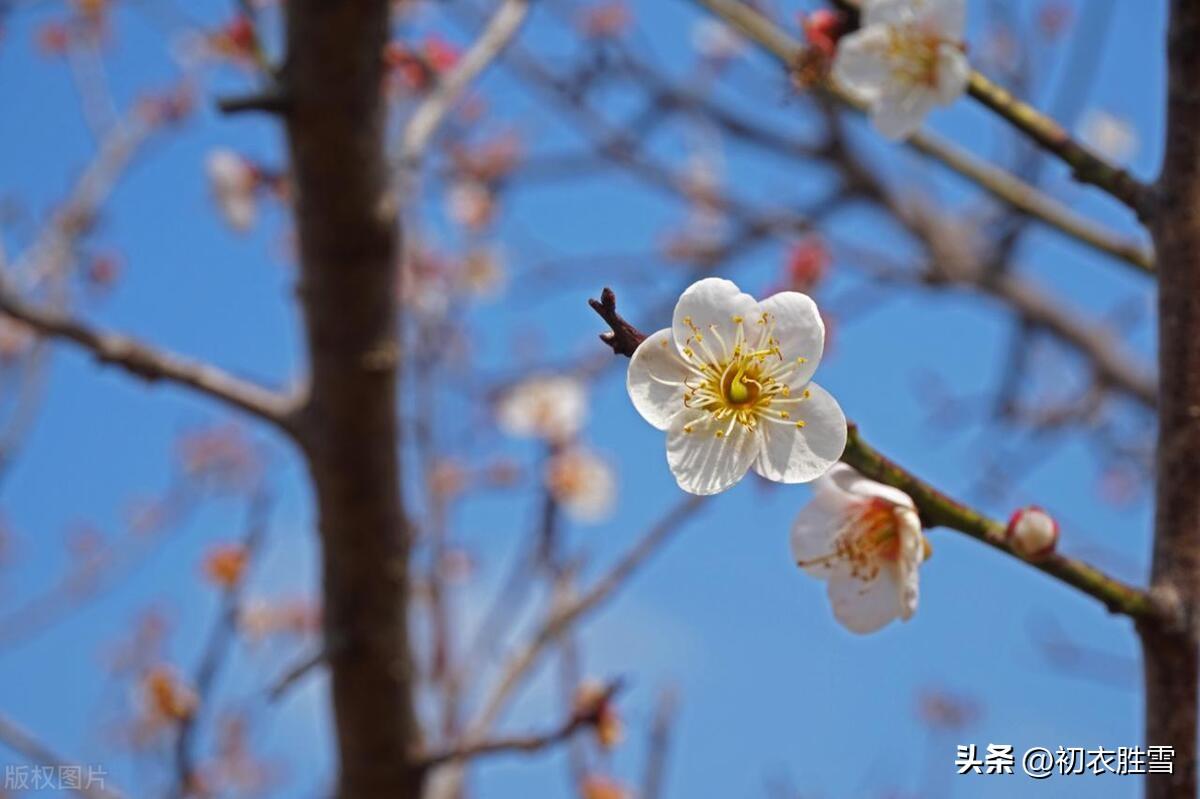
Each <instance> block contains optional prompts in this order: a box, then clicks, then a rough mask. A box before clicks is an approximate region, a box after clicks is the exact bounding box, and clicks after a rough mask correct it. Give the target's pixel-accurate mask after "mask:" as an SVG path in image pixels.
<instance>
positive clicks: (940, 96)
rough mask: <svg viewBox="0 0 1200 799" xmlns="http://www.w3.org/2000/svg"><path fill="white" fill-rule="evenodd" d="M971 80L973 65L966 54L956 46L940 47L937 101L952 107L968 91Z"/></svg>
mask: <svg viewBox="0 0 1200 799" xmlns="http://www.w3.org/2000/svg"><path fill="white" fill-rule="evenodd" d="M970 79H971V64H970V63H969V62H968V61H967V56H966V54H965V53H963V51H962V50H960V49H958V48H957V47H955V46H954V45H950V44H943V45H940V46H939V47H938V64H937V89H936V93H937V101H938V102H939V103H941V104H942V105H950V104H951V103H953V102H954V101H955V100H957V99H958V98H959V97H961V96H962V93H963V92H965V91H966V90H967V82H968V81H969V80H970Z"/></svg>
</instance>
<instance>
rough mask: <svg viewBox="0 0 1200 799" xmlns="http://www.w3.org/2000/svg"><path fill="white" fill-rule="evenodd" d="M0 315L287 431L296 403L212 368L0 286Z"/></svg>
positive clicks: (107, 361)
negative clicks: (45, 306) (41, 305)
mask: <svg viewBox="0 0 1200 799" xmlns="http://www.w3.org/2000/svg"><path fill="white" fill-rule="evenodd" d="M0 314H2V315H5V316H10V317H12V318H13V319H16V320H17V321H19V322H22V323H24V324H25V325H28V326H29V327H30V328H31V329H32V330H33V332H35V333H37V334H38V335H40V336H45V337H47V338H53V339H59V340H62V341H68V342H71V343H73V344H75V345H77V346H79V347H81V348H82V349H84V350H85V351H87V352H90V353H91V354H92V355H93V356H94V357H95V358H96V360H98V361H99V362H101V363H103V364H108V365H112V366H116V367H118V368H120V369H123V370H125V371H126V372H128V373H129V374H131V375H134V376H135V377H139V378H141V379H143V380H147V381H150V382H155V381H164V382H168V383H172V384H174V385H177V386H180V387H183V388H186V389H188V390H189V391H194V392H198V393H200V394H202V395H204V396H207V397H210V398H212V399H216V400H218V401H220V402H222V403H224V404H226V405H229V406H231V407H234V408H237V409H238V410H241V411H244V412H246V413H248V414H250V415H252V416H256V417H258V418H260V419H262V420H264V421H267V422H270V423H271V424H272V425H274V426H276V427H278V428H280V429H282V430H285V431H288V432H292V422H293V417H292V412H293V409H294V408H295V407H296V401H295V400H294V399H292V398H290V397H288V396H285V395H283V394H278V393H276V392H274V391H271V390H269V389H266V388H263V387H261V386H258V385H255V384H254V383H250V382H248V381H245V380H242V379H240V378H236V377H234V376H233V375H230V374H228V373H227V372H224V371H222V370H220V369H218V368H217V367H215V366H212V365H210V364H207V363H204V362H202V361H196V360H192V359H190V358H185V357H183V356H182V355H177V354H175V353H172V352H167V351H164V350H158V349H155V348H153V347H151V346H149V345H147V344H143V343H142V342H140V341H138V340H137V339H135V338H131V337H130V336H125V335H121V334H119V333H110V332H107V331H100V330H96V329H94V328H91V327H88V326H87V325H85V324H83V323H82V322H79V321H76V320H75V319H72V318H71V317H69V316H66V315H65V314H61V313H58V312H55V311H50V310H46V309H43V308H39V307H37V306H35V305H33V304H31V303H28V302H25V301H24V300H22V299H20V298H19V297H17V296H16V295H15V294H14V293H12V292H11V291H10V290H9V289H7V288H5V287H4V286H3V285H0Z"/></svg>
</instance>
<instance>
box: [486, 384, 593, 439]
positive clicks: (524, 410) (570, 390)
mask: <svg viewBox="0 0 1200 799" xmlns="http://www.w3.org/2000/svg"><path fill="white" fill-rule="evenodd" d="M586 417H587V392H586V391H585V390H584V388H583V384H582V383H580V382H579V381H578V380H576V379H575V378H573V377H569V376H566V375H539V376H535V377H530V378H528V379H526V380H523V381H521V382H520V383H518V384H516V385H515V386H513V387H512V388H511V389H509V390H508V391H507V392H505V394H504V395H503V396H502V397H501V398H500V401H499V403H498V405H497V408H496V419H497V422H498V423H499V425H500V429H501V430H502V431H503V432H505V433H507V434H508V435H510V436H517V437H521V438H541V439H545V440H547V441H566V440H568V439H570V438H572V437H573V436H574V435H575V434H576V433H578V432H579V430H580V428H582V427H583V422H584V419H585V418H586Z"/></svg>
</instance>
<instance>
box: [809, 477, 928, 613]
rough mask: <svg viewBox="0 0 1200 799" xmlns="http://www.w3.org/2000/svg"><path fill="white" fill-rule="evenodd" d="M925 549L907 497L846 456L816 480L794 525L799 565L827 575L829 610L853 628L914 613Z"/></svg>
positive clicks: (813, 574) (825, 576)
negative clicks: (847, 462)
mask: <svg viewBox="0 0 1200 799" xmlns="http://www.w3.org/2000/svg"><path fill="white" fill-rule="evenodd" d="M927 554H928V552H927V550H926V544H925V539H924V537H923V536H922V534H921V520H920V517H918V516H917V511H916V509H915V506H914V505H913V501H912V498H911V497H909V496H908V495H907V494H905V493H904V492H902V491H899V490H897V489H895V488H892V487H891V486H886V485H883V484H882V483H876V482H875V481H873V480H868V479H867V478H865V477H863V476H862V475H861V474H859V473H858V472H856V471H855V470H854V469H852V468H851V467H849V466H847V465H845V464H844V463H839V464H837V465H836V466H834V467H833V468H832V469H830V470H829V471H828V473H826V475H825V476H824V477H822V478H821V479H820V480H818V481H817V483H816V485H815V487H814V492H813V499H812V501H811V502H810V503H809V504H808V505H807V506H805V508H804V509H803V510H802V511H800V515H799V516H797V517H796V521H795V523H794V524H793V525H792V555H793V557H794V558H795V559H796V563H797V565H798V566H800V567H801V568H802V569H804V570H805V571H806V572H808V573H809V574H811V575H812V576H814V577H817V578H819V579H822V580H826V581H827V583H828V591H829V599H830V601H831V602H832V603H833V615H834V617H835V618H837V620H838V621H839V622H841V623H842V625H843V626H845V627H846V628H847V629H848V630H851V631H853V632H856V633H863V634H865V633H872V632H875V631H876V630H878V629H880V628H882V627H884V626H885V625H887V624H888V623H889V622H891V621H892V620H894V619H901V620H903V621H907V620H908V619H910V618H911V617H912V615H913V614H914V613H915V612H916V610H917V601H918V598H919V577H918V569H919V567H920V565H921V563H922V562H923V561H924V560H925V559H926V556H927Z"/></svg>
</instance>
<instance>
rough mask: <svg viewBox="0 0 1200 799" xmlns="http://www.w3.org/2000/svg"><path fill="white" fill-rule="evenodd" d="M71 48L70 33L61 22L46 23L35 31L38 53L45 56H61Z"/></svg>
mask: <svg viewBox="0 0 1200 799" xmlns="http://www.w3.org/2000/svg"><path fill="white" fill-rule="evenodd" d="M70 46H71V33H70V31H69V30H68V29H67V26H66V25H64V24H62V23H61V22H47V23H46V24H45V25H42V26H41V27H40V28H38V30H37V49H38V52H39V53H41V54H42V55H46V56H61V55H63V54H64V53H66V52H67V48H69V47H70Z"/></svg>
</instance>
